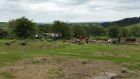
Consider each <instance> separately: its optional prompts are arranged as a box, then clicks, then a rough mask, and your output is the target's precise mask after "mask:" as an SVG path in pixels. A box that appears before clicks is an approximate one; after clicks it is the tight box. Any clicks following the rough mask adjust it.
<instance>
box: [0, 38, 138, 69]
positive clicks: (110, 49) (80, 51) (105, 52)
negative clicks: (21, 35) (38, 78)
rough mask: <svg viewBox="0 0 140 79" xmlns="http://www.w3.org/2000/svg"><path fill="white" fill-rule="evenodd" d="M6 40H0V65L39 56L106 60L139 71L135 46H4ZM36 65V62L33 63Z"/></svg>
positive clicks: (38, 43) (56, 43) (55, 43)
mask: <svg viewBox="0 0 140 79" xmlns="http://www.w3.org/2000/svg"><path fill="white" fill-rule="evenodd" d="M6 41H8V40H0V65H1V66H3V65H5V64H7V63H8V64H9V63H13V62H16V61H20V60H22V59H25V58H33V57H39V56H52V57H55V56H57V57H65V58H76V59H89V60H107V61H112V62H117V63H125V62H127V63H130V64H134V65H132V66H131V67H134V68H137V69H140V65H139V64H140V63H139V61H140V46H135V45H103V44H102V45H97V44H96V45H93V44H88V45H73V44H68V43H62V42H54V43H50V42H47V41H43V42H41V41H30V42H29V45H27V46H20V45H19V44H18V43H19V42H21V41H17V43H14V44H12V45H11V46H6V45H4V42H6ZM35 63H36V62H35Z"/></svg>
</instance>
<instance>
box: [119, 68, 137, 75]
mask: <svg viewBox="0 0 140 79" xmlns="http://www.w3.org/2000/svg"><path fill="white" fill-rule="evenodd" d="M121 73H130V74H133V73H135V72H134V71H131V70H127V69H126V68H124V69H122V71H121Z"/></svg>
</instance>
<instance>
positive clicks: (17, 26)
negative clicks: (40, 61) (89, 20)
mask: <svg viewBox="0 0 140 79" xmlns="http://www.w3.org/2000/svg"><path fill="white" fill-rule="evenodd" d="M8 24H9V28H8V30H4V29H0V38H19V39H33V38H34V36H35V34H40V36H41V35H43V34H44V33H60V34H62V36H61V38H62V39H71V38H79V37H80V36H81V35H85V36H87V37H100V36H107V37H109V38H117V37H118V36H121V37H140V26H133V27H119V26H118V25H111V26H110V27H102V26H96V25H95V26H94V25H89V26H82V25H75V24H72V23H67V22H63V21H54V22H53V24H37V23H35V22H33V21H32V20H29V19H28V18H25V17H21V18H18V19H13V20H10V21H9V23H8Z"/></svg>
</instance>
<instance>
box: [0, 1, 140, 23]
mask: <svg viewBox="0 0 140 79" xmlns="http://www.w3.org/2000/svg"><path fill="white" fill-rule="evenodd" d="M22 16H25V17H27V18H29V19H31V20H33V21H35V22H53V21H54V20H61V21H65V22H104V21H115V20H119V19H123V18H127V17H138V16H140V0H0V21H3V22H4V21H9V20H11V19H16V18H20V17H22Z"/></svg>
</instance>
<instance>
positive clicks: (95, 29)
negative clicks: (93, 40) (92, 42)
mask: <svg viewBox="0 0 140 79" xmlns="http://www.w3.org/2000/svg"><path fill="white" fill-rule="evenodd" d="M90 31H91V34H92V35H93V36H101V35H104V34H105V30H104V29H103V28H101V27H98V26H92V27H91V30H90Z"/></svg>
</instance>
